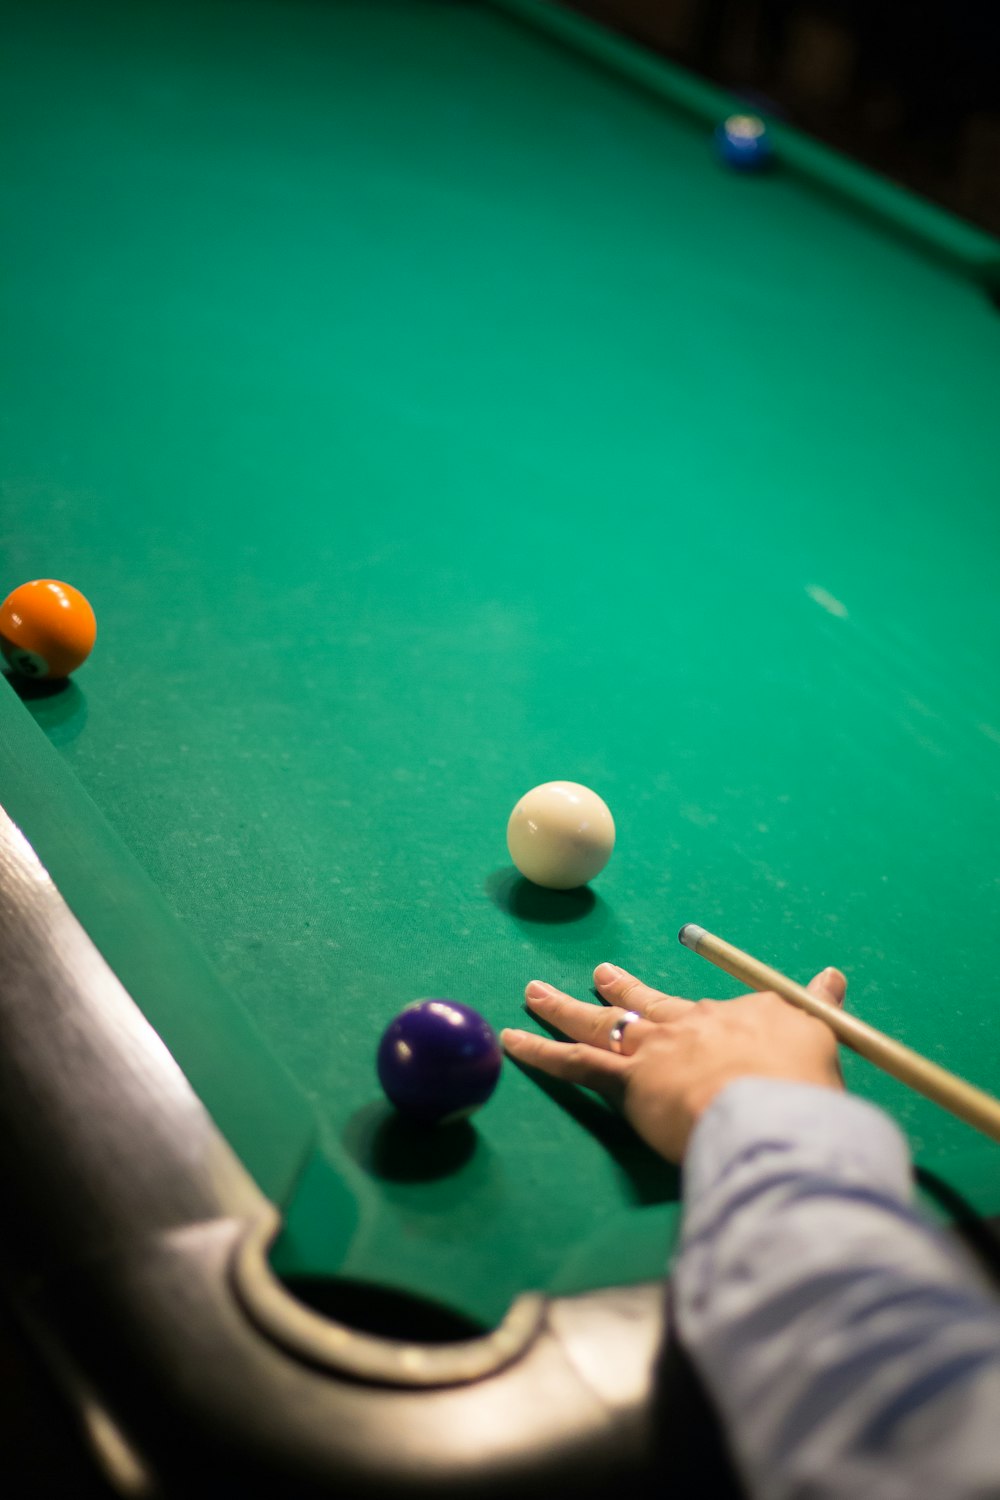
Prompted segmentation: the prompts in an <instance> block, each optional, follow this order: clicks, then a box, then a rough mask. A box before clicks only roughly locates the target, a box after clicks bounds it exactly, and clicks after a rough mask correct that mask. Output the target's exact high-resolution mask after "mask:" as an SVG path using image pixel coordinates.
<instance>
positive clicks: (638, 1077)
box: [500, 964, 847, 1162]
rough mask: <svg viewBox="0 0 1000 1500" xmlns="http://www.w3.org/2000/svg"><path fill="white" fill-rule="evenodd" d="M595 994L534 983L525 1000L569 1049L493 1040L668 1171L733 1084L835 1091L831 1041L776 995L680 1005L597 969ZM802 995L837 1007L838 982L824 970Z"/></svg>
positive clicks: (617, 973)
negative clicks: (595, 1110)
mask: <svg viewBox="0 0 1000 1500" xmlns="http://www.w3.org/2000/svg"><path fill="white" fill-rule="evenodd" d="M594 984H595V986H596V988H597V990H598V992H599V994H600V995H601V997H602V999H604V1000H605V1001H606V1002H607V1004H605V1005H594V1004H592V1003H591V1002H589V1001H588V1002H583V1001H580V1000H574V999H573V998H572V996H570V995H564V994H563V993H562V991H561V990H556V989H553V988H552V986H551V985H548V984H543V983H542V982H541V981H540V980H537V979H535V980H532V982H531V983H530V984H529V985H528V987H527V989H526V990H525V999H526V1000H527V1003H528V1005H529V1007H530V1008H531V1009H532V1010H533V1011H534V1012H535V1014H536V1015H538V1016H540V1017H541V1019H542V1020H543V1021H545V1022H547V1023H548V1024H549V1025H552V1026H554V1027H556V1028H557V1029H558V1030H559V1031H561V1032H562V1033H563V1034H564V1035H565V1036H567V1037H569V1038H570V1040H569V1042H556V1041H552V1040H551V1039H550V1038H548V1037H541V1036H537V1035H535V1034H534V1033H533V1032H528V1031H517V1030H506V1031H504V1032H502V1033H501V1037H500V1040H501V1041H502V1042H503V1045H504V1048H505V1049H506V1051H507V1053H508V1054H509V1056H510V1057H512V1058H513V1059H514V1061H515V1062H519V1063H525V1064H526V1065H527V1066H528V1067H531V1068H537V1069H538V1070H539V1071H540V1072H542V1073H548V1074H549V1075H550V1076H551V1077H553V1078H561V1079H563V1080H565V1081H566V1082H568V1083H579V1084H583V1085H584V1086H585V1087H586V1088H590V1089H594V1090H596V1092H597V1093H599V1094H603V1095H604V1097H605V1098H606V1099H609V1100H610V1101H611V1102H612V1103H614V1104H616V1105H618V1107H619V1108H620V1109H621V1110H622V1111H623V1113H624V1114H625V1117H626V1118H627V1119H628V1120H629V1121H630V1123H631V1124H632V1125H633V1126H634V1127H635V1129H636V1130H637V1131H638V1133H639V1134H640V1135H641V1136H642V1138H643V1140H645V1141H646V1142H647V1143H648V1144H649V1145H650V1146H652V1147H653V1149H654V1151H658V1152H659V1153H660V1154H661V1155H662V1156H665V1157H666V1158H667V1160H668V1161H673V1162H679V1161H680V1160H681V1158H682V1157H683V1155H684V1152H685V1150H686V1148H687V1143H688V1140H689V1138H690V1135H691V1132H692V1130H693V1129H694V1127H695V1125H696V1124H697V1122H698V1120H699V1119H700V1118H701V1116H702V1114H703V1113H704V1111H705V1110H706V1109H707V1108H708V1106H709V1105H710V1104H711V1102H712V1100H713V1099H714V1098H715V1096H716V1094H718V1093H719V1092H720V1091H721V1090H722V1089H724V1088H725V1087H726V1084H727V1083H732V1082H734V1081H735V1080H736V1079H737V1078H747V1077H755V1078H783V1079H788V1080H791V1081H793V1082H796V1083H812V1084H818V1085H819V1086H820V1087H823V1088H833V1089H839V1088H842V1087H843V1082H842V1079H841V1076H840V1064H839V1061H838V1056H837V1041H836V1038H835V1037H834V1035H833V1032H832V1031H831V1030H830V1028H829V1027H828V1026H826V1025H824V1023H823V1022H822V1021H818V1020H816V1019H815V1018H814V1017H813V1016H809V1015H807V1014H806V1013H805V1011H802V1010H799V1009H798V1008H797V1007H796V1006H794V1005H791V1004H790V1003H789V1002H788V1001H787V1000H783V999H782V998H781V996H780V995H775V994H772V993H770V992H764V993H762V994H754V995H742V996H741V997H740V998H739V999H738V1000H722V1001H719V1000H699V1001H697V1002H695V1001H691V1000H682V999H681V998H680V997H679V996H678V995H665V994H663V993H662V992H661V991H660V990H654V989H651V988H650V987H649V986H648V985H645V984H642V983H641V982H640V981H639V980H638V979H636V978H635V977H634V975H632V974H626V973H625V971H624V970H623V969H618V968H615V966H614V965H613V964H599V965H598V967H597V968H596V969H595V970H594ZM809 988H810V990H812V992H813V993H814V994H816V995H819V996H820V997H821V998H822V999H824V1000H829V1001H830V1002H831V1003H833V1004H835V1005H843V1003H844V996H845V994H846V992H847V980H846V979H845V978H844V976H843V974H841V973H840V971H839V970H838V969H824V970H823V972H822V973H821V974H817V976H816V978H815V979H813V980H812V982H811V983H810V985H809ZM629 1012H633V1013H635V1014H636V1015H637V1016H638V1017H639V1019H638V1020H634V1021H631V1022H629V1023H628V1024H627V1025H626V1026H625V1029H624V1032H623V1034H622V1040H621V1048H622V1051H621V1052H620V1053H618V1052H612V1051H611V1031H612V1028H613V1027H615V1026H616V1025H618V1024H619V1023H620V1022H621V1021H622V1019H623V1017H624V1016H626V1015H627V1014H628V1013H629Z"/></svg>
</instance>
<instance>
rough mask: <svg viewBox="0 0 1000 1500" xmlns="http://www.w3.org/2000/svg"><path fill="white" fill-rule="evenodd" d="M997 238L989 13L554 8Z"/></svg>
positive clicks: (771, 2) (702, 5)
mask: <svg viewBox="0 0 1000 1500" xmlns="http://www.w3.org/2000/svg"><path fill="white" fill-rule="evenodd" d="M565 3H567V5H568V8H569V9H572V10H578V11H582V12H583V13H584V14H586V15H589V16H592V17H594V18H595V19H597V20H599V21H601V22H603V23H604V24H605V25H607V26H610V27H612V28H613V29H615V30H617V31H620V32H622V33H624V34H625V35H628V36H632V37H634V38H635V39H636V40H638V41H641V42H643V43H644V44H645V45H646V46H648V47H652V48H653V49H655V50H656V51H659V52H662V53H663V54H664V55H666V56H667V57H670V58H673V59H674V60H676V61H677V62H680V63H683V64H684V65H685V66H686V67H688V68H691V69H693V70H694V71H695V72H697V73H700V74H702V75H703V76H704V77H706V78H709V79H711V80H712V81H713V82H715V83H720V84H722V85H724V86H725V87H727V88H731V89H733V90H735V91H736V92H737V93H748V94H750V95H751V96H754V95H757V96H760V95H763V96H764V99H763V100H759V107H761V108H765V107H767V106H766V104H765V100H769V101H771V102H772V103H773V105H774V106H775V107H776V111H777V112H780V113H783V114H784V115H786V116H787V118H788V119H789V120H790V121H791V122H792V123H793V124H796V125H799V126H801V127H802V128H803V129H804V130H806V131H808V132H809V133H810V134H811V135H815V136H818V137H819V138H820V139H822V140H825V141H827V142H828V143H829V144H830V145H832V146H836V147H837V148H838V149H839V150H841V151H844V152H845V153H846V154H847V155H848V156H852V157H855V158H856V159H857V160H859V161H862V162H865V163H866V164H867V165H868V166H871V167H874V168H875V169H876V170H877V171H879V172H883V173H885V174H886V175H887V176H889V177H892V178H894V179H895V180H896V181H897V182H901V183H904V184H905V185H906V186H908V187H911V188H913V189H915V190H916V191H917V192H919V193H922V194H923V195H924V196H926V197H928V198H933V199H935V200H936V201H937V202H938V203H941V204H943V205H944V206H945V207H947V208H950V209H951V210H952V211H953V212H954V213H957V214H960V215H961V216H962V217H963V218H966V219H971V220H973V221H974V222H975V223H977V224H980V225H982V226H983V227H984V228H986V229H990V230H992V231H993V232H994V233H997V234H1000V4H998V3H996V0H992V3H986V0H909V3H903V0H828V3H827V0H823V3H817V0H807V3H803V0H565Z"/></svg>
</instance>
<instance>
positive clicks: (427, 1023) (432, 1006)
mask: <svg viewBox="0 0 1000 1500" xmlns="http://www.w3.org/2000/svg"><path fill="white" fill-rule="evenodd" d="M502 1063H503V1051H502V1049H501V1046H500V1039H499V1037H498V1036H497V1034H496V1032H495V1031H494V1030H493V1027H492V1026H490V1024H489V1023H488V1022H487V1021H485V1020H484V1019H483V1017H482V1016H481V1015H480V1014H479V1013H478V1011H474V1010H473V1009H472V1007H471V1006H469V1005H462V1004H461V1003H460V1002H459V1001H458V1000H415V1001H414V1002H413V1004H412V1005H408V1006H407V1007H406V1009H405V1010H402V1011H400V1013H399V1015H398V1016H397V1017H396V1018H395V1020H393V1021H390V1022H389V1025H388V1026H387V1027H386V1029H385V1031H384V1032H383V1033H382V1040H381V1042H380V1043H379V1049H378V1077H379V1082H380V1083H381V1085H382V1087H383V1089H385V1092H386V1094H387V1095H388V1097H389V1099H390V1100H391V1101H392V1103H393V1104H394V1105H395V1106H396V1108H397V1109H398V1110H400V1111H401V1113H403V1114H404V1115H408V1116H409V1117H410V1119H412V1120H419V1121H421V1122H422V1123H424V1124H427V1125H435V1124H441V1123H444V1122H446V1121H451V1120H460V1119H463V1118H464V1117H465V1116H466V1115H471V1114H472V1112H473V1111H474V1110H477V1109H478V1108H479V1107H480V1105H482V1104H485V1103H486V1101H487V1099H488V1098H489V1097H490V1095H491V1094H492V1092H493V1090H494V1089H495V1088H496V1085H497V1079H498V1078H499V1077H500V1068H501V1065H502Z"/></svg>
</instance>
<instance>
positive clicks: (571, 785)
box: [507, 781, 615, 891]
mask: <svg viewBox="0 0 1000 1500" xmlns="http://www.w3.org/2000/svg"><path fill="white" fill-rule="evenodd" d="M614 847H615V822H614V819H613V818H612V816H611V813H610V812H609V810H608V805H607V803H606V802H603V801H602V800H601V798H600V797H599V796H598V795H597V793H596V792H592V791H591V790H590V788H589V787H587V786H581V785H580V784H579V782H577V781H546V782H543V784H542V785H541V786H536V787H533V788H532V790H531V791H530V792H525V794H524V796H523V797H522V798H521V800H520V802H519V803H518V804H517V806H516V807H515V808H514V811H513V812H512V813H511V815H510V821H509V823H508V824H507V848H508V849H509V850H510V857H511V859H512V860H513V861H514V863H515V865H516V866H517V868H518V869H519V870H520V872H521V874H522V875H523V876H524V877H525V879H527V880H532V881H534V883H535V885H544V886H546V887H547V888H548V889H549V890H550V891H571V890H574V889H575V888H576V887H577V886H578V885H586V884H587V881H588V880H593V878H594V876H595V875H598V874H600V872H601V871H602V870H603V869H604V866H605V865H606V864H607V862H608V860H609V859H610V858H611V851H612V849H613V848H614Z"/></svg>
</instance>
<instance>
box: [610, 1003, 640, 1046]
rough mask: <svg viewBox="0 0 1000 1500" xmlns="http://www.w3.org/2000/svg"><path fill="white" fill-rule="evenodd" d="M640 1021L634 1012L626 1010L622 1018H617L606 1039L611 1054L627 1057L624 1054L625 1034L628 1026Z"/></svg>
mask: <svg viewBox="0 0 1000 1500" xmlns="http://www.w3.org/2000/svg"><path fill="white" fill-rule="evenodd" d="M640 1019H641V1017H640V1016H639V1015H638V1014H637V1013H636V1012H635V1011H634V1010H627V1011H626V1012H625V1014H624V1015H623V1016H620V1017H619V1018H618V1020H617V1021H616V1022H615V1024H614V1025H613V1026H612V1028H611V1035H610V1037H609V1039H608V1040H609V1045H610V1047H611V1050H612V1052H617V1053H618V1054H619V1055H621V1056H625V1055H627V1054H626V1053H625V1033H626V1031H627V1030H628V1028H629V1027H630V1026H632V1025H634V1024H635V1022H636V1021H638V1020H640Z"/></svg>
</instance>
